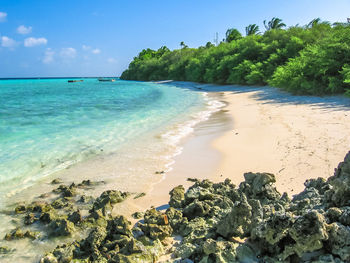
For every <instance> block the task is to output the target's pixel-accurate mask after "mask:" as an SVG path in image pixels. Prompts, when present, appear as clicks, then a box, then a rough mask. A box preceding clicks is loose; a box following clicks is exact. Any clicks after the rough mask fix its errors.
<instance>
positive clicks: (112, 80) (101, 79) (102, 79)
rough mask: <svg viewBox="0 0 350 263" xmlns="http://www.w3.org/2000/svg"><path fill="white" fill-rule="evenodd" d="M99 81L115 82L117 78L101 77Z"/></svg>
mask: <svg viewBox="0 0 350 263" xmlns="http://www.w3.org/2000/svg"><path fill="white" fill-rule="evenodd" d="M98 81H110V82H114V81H115V79H104V78H99V79H98Z"/></svg>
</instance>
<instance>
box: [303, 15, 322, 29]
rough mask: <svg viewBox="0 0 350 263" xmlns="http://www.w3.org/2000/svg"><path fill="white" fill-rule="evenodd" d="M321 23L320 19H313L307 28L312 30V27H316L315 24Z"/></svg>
mask: <svg viewBox="0 0 350 263" xmlns="http://www.w3.org/2000/svg"><path fill="white" fill-rule="evenodd" d="M320 22H321V18H319V17H318V18H315V19H312V20H311V21H310V23H308V24H307V26H306V27H307V28H312V27H314V26H315V25H317V24H319V23H320Z"/></svg>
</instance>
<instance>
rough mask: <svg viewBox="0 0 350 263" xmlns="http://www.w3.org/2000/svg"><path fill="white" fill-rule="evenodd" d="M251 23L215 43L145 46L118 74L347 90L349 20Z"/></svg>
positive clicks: (296, 90)
mask: <svg viewBox="0 0 350 263" xmlns="http://www.w3.org/2000/svg"><path fill="white" fill-rule="evenodd" d="M264 25H265V28H266V31H265V32H264V33H260V31H259V27H258V26H257V25H256V24H252V25H249V26H247V27H246V36H245V37H243V36H242V35H241V33H240V32H239V31H238V30H237V29H229V30H227V32H226V39H225V40H224V41H223V42H221V43H220V44H219V45H217V46H215V45H213V44H212V43H210V42H208V43H207V44H206V45H205V46H201V47H199V48H189V47H188V46H187V45H186V44H185V43H184V42H181V49H176V50H173V51H170V50H169V49H168V48H167V47H161V48H160V49H158V50H152V49H144V50H142V51H141V52H140V53H139V55H138V56H137V57H135V58H134V60H133V61H132V62H131V63H130V65H129V68H128V69H127V70H126V71H124V72H123V74H122V76H121V78H122V79H127V80H144V81H148V80H164V79H173V80H181V81H194V82H203V83H217V84H240V85H267V84H268V85H272V86H275V87H278V88H281V89H284V90H286V91H289V92H292V93H293V94H307V95H311V94H313V95H324V94H343V93H345V94H347V95H350V24H349V23H334V24H333V25H332V24H330V23H329V22H323V21H321V19H319V18H317V19H314V20H312V21H311V22H310V23H309V24H308V25H305V26H303V27H301V26H292V27H289V28H287V29H283V28H285V27H286V25H285V24H284V23H283V22H282V20H281V19H279V18H273V19H271V20H270V21H268V22H266V21H264Z"/></svg>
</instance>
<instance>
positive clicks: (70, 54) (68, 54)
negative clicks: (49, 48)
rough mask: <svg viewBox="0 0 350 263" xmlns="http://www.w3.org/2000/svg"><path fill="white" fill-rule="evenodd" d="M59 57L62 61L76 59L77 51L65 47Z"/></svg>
mask: <svg viewBox="0 0 350 263" xmlns="http://www.w3.org/2000/svg"><path fill="white" fill-rule="evenodd" d="M60 55H61V57H62V58H64V59H71V58H75V57H76V55H77V51H76V50H75V48H72V47H65V48H62V49H61V52H60Z"/></svg>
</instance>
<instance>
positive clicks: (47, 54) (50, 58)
mask: <svg viewBox="0 0 350 263" xmlns="http://www.w3.org/2000/svg"><path fill="white" fill-rule="evenodd" d="M54 55H55V51H53V50H52V49H51V48H47V49H46V51H45V55H44V58H43V60H42V61H43V63H45V64H50V63H51V62H53V57H54Z"/></svg>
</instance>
